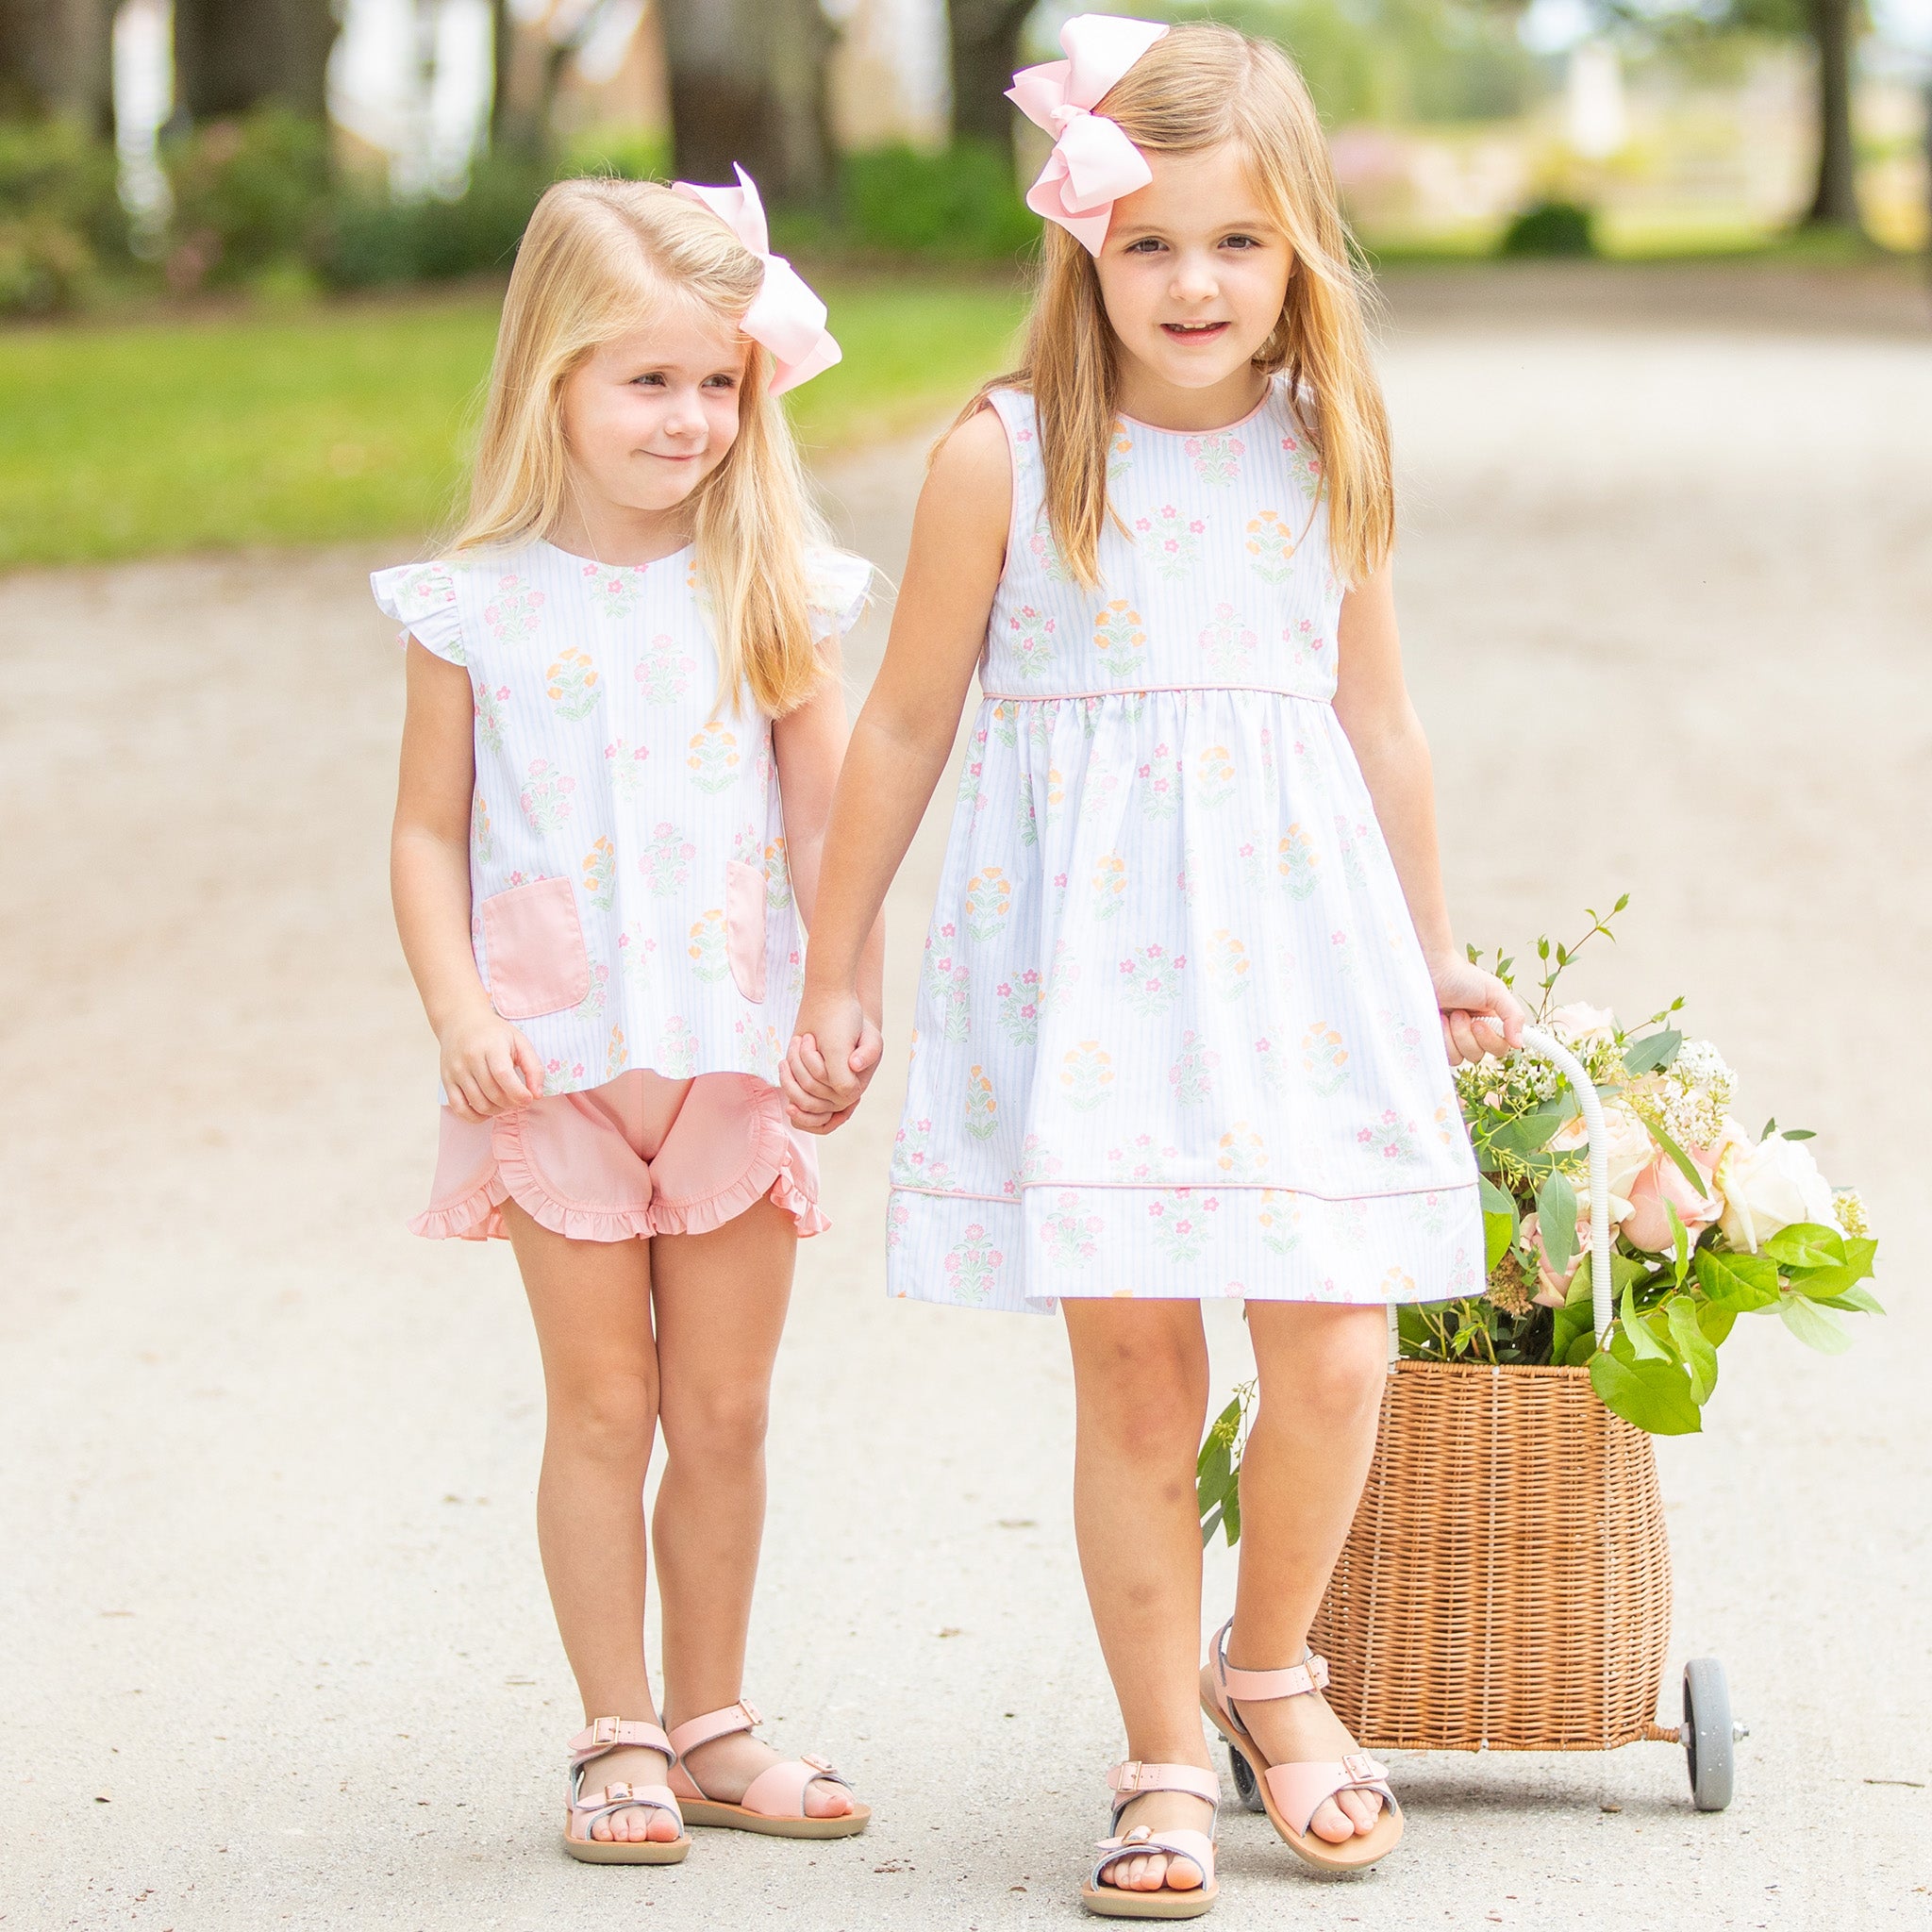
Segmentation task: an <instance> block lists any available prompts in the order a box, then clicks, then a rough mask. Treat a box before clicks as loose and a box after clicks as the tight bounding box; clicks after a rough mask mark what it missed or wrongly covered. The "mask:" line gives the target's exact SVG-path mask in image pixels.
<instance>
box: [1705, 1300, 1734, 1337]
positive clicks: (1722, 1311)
mask: <svg viewBox="0 0 1932 1932" xmlns="http://www.w3.org/2000/svg"><path fill="white" fill-rule="evenodd" d="M1737 1321H1738V1312H1737V1310H1736V1309H1735V1308H1721V1307H1718V1305H1717V1304H1716V1303H1715V1302H1699V1303H1698V1304H1697V1325H1698V1326H1699V1327H1700V1328H1702V1329H1703V1330H1704V1333H1705V1335H1706V1337H1707V1339H1708V1341H1709V1342H1710V1345H1711V1347H1713V1348H1722V1347H1723V1346H1724V1343H1725V1341H1727V1340H1728V1339H1729V1337H1730V1333H1731V1330H1732V1328H1734V1327H1735V1326H1736V1325H1737Z"/></svg>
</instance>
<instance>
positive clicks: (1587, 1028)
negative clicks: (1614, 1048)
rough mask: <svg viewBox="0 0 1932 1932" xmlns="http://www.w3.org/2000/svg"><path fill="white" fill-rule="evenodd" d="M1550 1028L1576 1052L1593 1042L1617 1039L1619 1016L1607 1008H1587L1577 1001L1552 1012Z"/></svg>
mask: <svg viewBox="0 0 1932 1932" xmlns="http://www.w3.org/2000/svg"><path fill="white" fill-rule="evenodd" d="M1549 1028H1550V1031H1551V1032H1552V1033H1554V1034H1555V1035H1556V1036H1557V1039H1558V1040H1560V1041H1562V1042H1563V1044H1564V1045H1565V1046H1567V1047H1569V1048H1570V1049H1571V1050H1572V1051H1573V1052H1574V1050H1575V1049H1576V1048H1577V1047H1579V1046H1588V1045H1589V1044H1590V1043H1591V1041H1596V1040H1614V1039H1616V1037H1617V1016H1616V1014H1614V1013H1613V1012H1611V1011H1610V1009H1609V1008H1607V1007H1587V1006H1585V1005H1584V1003H1583V1002H1582V1001H1581V1000H1575V1001H1573V1002H1572V1003H1571V1004H1570V1005H1569V1006H1567V1007H1557V1008H1554V1009H1553V1010H1552V1011H1551V1014H1550V1017H1549Z"/></svg>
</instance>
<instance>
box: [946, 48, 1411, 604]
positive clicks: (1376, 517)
mask: <svg viewBox="0 0 1932 1932" xmlns="http://www.w3.org/2000/svg"><path fill="white" fill-rule="evenodd" d="M1094 111H1095V112H1096V113H1100V114H1104V115H1106V116H1107V117H1108V119H1109V120H1112V121H1115V122H1118V123H1119V124H1120V125H1121V127H1122V129H1123V130H1124V132H1125V134H1126V136H1127V138H1128V139H1129V140H1130V141H1131V142H1133V143H1134V145H1135V146H1136V147H1139V148H1142V149H1144V150H1145V151H1146V152H1147V153H1149V154H1192V153H1196V152H1198V151H1199V150H1201V149H1203V148H1208V147H1215V146H1218V145H1219V144H1220V143H1221V142H1225V141H1232V142H1237V143H1239V145H1240V146H1241V150H1242V151H1243V153H1244V155H1245V157H1246V159H1247V164H1248V168H1249V171H1250V174H1251V175H1252V178H1253V181H1254V185H1255V189H1256V192H1257V193H1258V194H1259V195H1260V197H1261V199H1262V201H1263V203H1264V205H1265V206H1266V207H1267V208H1268V209H1269V211H1270V212H1271V213H1272V214H1273V215H1274V218H1275V220H1276V221H1277V222H1279V223H1280V225H1281V228H1282V232H1283V234H1284V236H1285V237H1286V238H1287V241H1288V242H1289V245H1290V246H1291V248H1292V250H1293V251H1294V265H1293V268H1292V270H1291V273H1290V275H1289V280H1288V292H1287V294H1286V296H1285V297H1284V298H1283V301H1282V306H1281V314H1280V316H1279V318H1278V319H1277V320H1276V322H1275V325H1274V330H1273V331H1272V333H1271V334H1270V335H1269V337H1268V339H1267V341H1265V342H1263V343H1262V345H1261V347H1260V349H1259V351H1258V352H1257V355H1256V357H1255V366H1256V368H1257V369H1259V370H1261V371H1263V372H1264V373H1265V374H1268V375H1274V373H1275V372H1276V371H1285V372H1286V374H1287V376H1288V381H1289V385H1290V391H1291V396H1292V398H1293V400H1294V404H1295V408H1296V410H1297V413H1298V414H1299V415H1300V416H1301V418H1302V419H1303V425H1304V427H1306V428H1307V432H1308V434H1309V436H1310V438H1311V439H1312V440H1313V441H1314V442H1315V445H1316V448H1317V450H1318V452H1319V454H1320V456H1321V462H1322V481H1321V486H1320V487H1321V491H1322V492H1323V493H1324V494H1325V496H1326V498H1327V502H1328V543H1329V549H1330V551H1331V553H1332V555H1333V557H1334V559H1335V566H1336V569H1337V570H1338V572H1340V573H1341V575H1342V576H1343V577H1345V578H1346V579H1347V580H1348V581H1350V582H1351V583H1360V582H1361V581H1362V580H1363V579H1365V578H1367V577H1370V576H1373V575H1374V573H1375V571H1376V570H1377V569H1378V568H1379V567H1380V565H1381V563H1382V561H1383V559H1384V558H1386V557H1387V556H1388V554H1389V549H1390V546H1391V543H1392V542H1393V541H1394V536H1395V491H1394V484H1393V481H1392V478H1391V474H1390V452H1389V419H1388V415H1387V412H1386V411H1385V410H1384V408H1383V406H1382V391H1381V387H1380V385H1379V384H1378V383H1377V382H1376V380H1375V372H1374V365H1373V363H1372V362H1371V360H1370V358H1369V344H1368V329H1367V325H1366V323H1365V320H1364V309H1365V308H1366V307H1367V306H1368V305H1369V303H1370V302H1372V301H1373V299H1374V297H1373V292H1372V291H1371V289H1370V287H1369V284H1368V279H1367V276H1366V275H1364V274H1363V272H1362V271H1361V269H1360V268H1359V267H1358V266H1357V262H1356V259H1355V258H1354V256H1353V255H1352V254H1351V252H1350V248H1349V241H1348V234H1347V231H1346V229H1345V228H1344V227H1343V225H1342V220H1341V208H1340V207H1339V205H1338V202H1337V197H1336V192H1335V175H1334V170H1333V168H1332V166H1331V165H1330V163H1329V158H1328V143H1327V142H1326V140H1325V139H1324V136H1323V133H1322V124H1321V121H1320V119H1319V118H1318V116H1317V115H1316V112H1315V106H1314V103H1313V102H1312V101H1311V100H1310V99H1309V98H1308V91H1307V86H1306V85H1305V84H1304V82H1303V80H1302V77H1301V75H1300V73H1299V72H1298V71H1297V70H1296V68H1295V66H1294V63H1293V62H1292V61H1291V60H1290V59H1289V58H1288V57H1287V56H1286V55H1284V54H1283V53H1281V52H1280V50H1279V49H1278V48H1275V47H1273V46H1270V45H1268V44H1267V43H1266V42H1259V41H1254V40H1250V39H1249V38H1248V37H1247V36H1246V35H1245V34H1240V33H1237V32H1235V31H1234V29H1233V28H1231V27H1225V26H1217V25H1208V24H1207V23H1202V22H1196V23H1191V24H1189V25H1181V26H1176V27H1174V28H1173V29H1171V30H1170V31H1169V32H1168V33H1167V34H1166V35H1164V36H1163V37H1162V38H1161V39H1160V40H1158V41H1157V42H1155V43H1154V44H1153V46H1151V47H1150V48H1149V49H1148V50H1147V52H1146V53H1144V54H1143V55H1141V58H1140V59H1138V60H1137V61H1135V63H1134V64H1133V66H1132V67H1131V68H1129V69H1128V70H1127V72H1126V73H1125V74H1124V75H1123V76H1122V77H1121V79H1120V80H1119V81H1118V82H1117V83H1116V84H1115V85H1114V87H1113V88H1112V90H1111V91H1110V92H1108V94H1107V95H1106V96H1105V97H1104V98H1103V99H1102V100H1101V102H1100V104H1099V106H1098V107H1097V108H1095V110H1094ZM998 388H1018V389H1024V390H1029V391H1031V392H1032V395H1033V400H1034V406H1035V408H1036V409H1037V411H1038V413H1039V418H1040V441H1041V458H1042V461H1043V463H1044V466H1045V472H1046V508H1047V516H1048V519H1049V521H1050V522H1051V524H1052V526H1053V537H1054V541H1055V542H1056V543H1057V544H1058V547H1059V551H1060V554H1061V556H1062V557H1063V558H1065V559H1066V562H1067V566H1068V568H1069V569H1070V570H1072V571H1073V573H1074V575H1075V576H1076V577H1077V578H1078V579H1079V580H1080V582H1082V583H1083V584H1086V585H1088V586H1090V587H1091V585H1092V584H1093V583H1094V582H1095V581H1096V578H1097V575H1098V562H1097V558H1098V553H1099V545H1100V534H1101V530H1102V528H1103V527H1104V525H1105V524H1106V521H1107V518H1108V500H1107V453H1108V443H1109V442H1110V441H1111V440H1112V438H1113V435H1114V425H1115V423H1116V420H1117V415H1118V408H1119V395H1120V366H1119V348H1118V343H1117V341H1116V338H1115V336H1114V332H1113V329H1112V326H1111V325H1110V324H1109V323H1108V319H1107V309H1106V307H1105V305H1104V304H1103V302H1102V300H1101V294H1100V280H1099V277H1098V275H1096V274H1095V273H1094V267H1093V258H1092V257H1091V255H1089V254H1088V252H1087V250H1086V249H1085V247H1083V246H1082V245H1081V243H1080V242H1076V241H1075V240H1074V238H1073V236H1071V235H1070V234H1068V233H1067V231H1066V230H1065V229H1064V228H1062V227H1060V226H1058V225H1057V224H1055V223H1052V222H1049V223H1048V224H1047V225H1046V236H1045V249H1044V255H1043V258H1042V261H1041V273H1040V281H1039V287H1038V289H1037V291H1036V292H1035V296H1034V305H1033V315H1032V321H1031V323H1030V325H1029V326H1028V329H1027V336H1026V348H1025V359H1024V362H1023V363H1022V364H1021V366H1020V368H1019V369H1017V370H1015V371H1014V372H1013V373H1012V374H1010V375H1003V376H999V377H996V378H995V379H994V380H993V381H992V382H990V383H988V384H987V385H986V388H985V389H982V390H981V391H980V392H979V393H978V395H976V396H975V397H974V399H973V401H972V403H971V404H969V405H968V406H967V408H966V409H965V411H964V412H963V413H962V415H961V416H960V419H959V420H960V421H961V422H964V421H965V420H966V419H967V418H968V417H970V416H972V415H973V414H974V413H975V412H976V411H977V410H978V408H980V407H981V405H982V404H983V403H984V401H985V399H986V396H987V394H988V392H989V391H991V390H993V389H998Z"/></svg>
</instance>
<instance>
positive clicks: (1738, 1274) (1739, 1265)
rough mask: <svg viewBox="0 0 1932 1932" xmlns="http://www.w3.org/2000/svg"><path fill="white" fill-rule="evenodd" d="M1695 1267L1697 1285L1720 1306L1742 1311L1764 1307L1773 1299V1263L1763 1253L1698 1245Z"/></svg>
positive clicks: (1775, 1276) (1775, 1297)
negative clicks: (1741, 1251)
mask: <svg viewBox="0 0 1932 1932" xmlns="http://www.w3.org/2000/svg"><path fill="white" fill-rule="evenodd" d="M1696 1267H1697V1283H1698V1286H1699V1287H1700V1288H1702V1289H1703V1291H1705V1293H1706V1294H1707V1295H1708V1296H1709V1297H1710V1299H1711V1300H1712V1301H1714V1302H1715V1303H1716V1304H1717V1305H1718V1307H1721V1308H1730V1309H1733V1310H1735V1311H1738V1312H1742V1311H1743V1310H1745V1309H1747V1308H1768V1307H1773V1306H1774V1304H1775V1302H1776V1301H1777V1263H1776V1262H1775V1261H1773V1260H1770V1259H1768V1258H1767V1257H1765V1256H1763V1255H1734V1254H1732V1253H1731V1252H1730V1251H1729V1250H1728V1249H1726V1248H1699V1249H1698V1251H1697V1258H1696Z"/></svg>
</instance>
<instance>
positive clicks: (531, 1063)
mask: <svg viewBox="0 0 1932 1932" xmlns="http://www.w3.org/2000/svg"><path fill="white" fill-rule="evenodd" d="M509 1044H510V1052H511V1053H512V1054H513V1055H514V1056H515V1058H516V1063H517V1071H518V1072H519V1073H520V1074H522V1075H523V1080H524V1089H525V1092H526V1093H527V1094H528V1095H529V1097H530V1098H531V1099H532V1100H534V1099H535V1098H536V1097H537V1096H538V1094H540V1093H541V1092H542V1091H543V1059H542V1056H541V1054H539V1053H538V1051H537V1049H536V1048H535V1047H534V1046H532V1045H531V1044H530V1042H529V1041H527V1040H526V1039H525V1037H524V1035H523V1034H522V1033H521V1032H519V1031H518V1030H517V1029H516V1028H514V1027H512V1028H511V1029H510V1036H509Z"/></svg>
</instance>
